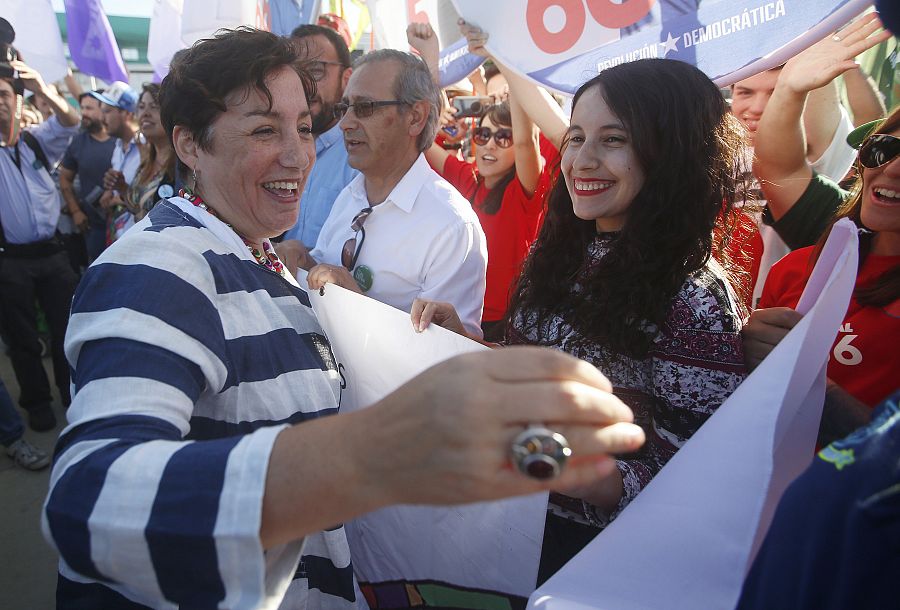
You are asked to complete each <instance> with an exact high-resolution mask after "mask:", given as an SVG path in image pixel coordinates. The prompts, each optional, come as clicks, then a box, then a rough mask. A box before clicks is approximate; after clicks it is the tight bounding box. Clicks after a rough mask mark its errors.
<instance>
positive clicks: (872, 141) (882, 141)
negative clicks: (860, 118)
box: [859, 133, 900, 169]
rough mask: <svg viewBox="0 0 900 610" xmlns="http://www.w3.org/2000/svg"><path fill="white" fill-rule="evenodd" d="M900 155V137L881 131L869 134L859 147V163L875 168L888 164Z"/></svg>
mask: <svg viewBox="0 0 900 610" xmlns="http://www.w3.org/2000/svg"><path fill="white" fill-rule="evenodd" d="M897 155H900V138H897V137H895V136H889V135H887V134H883V133H879V134H875V135H874V136H869V137H868V138H866V141H865V142H863V143H862V146H860V147H859V163H860V165H862V166H863V167H867V168H869V169H875V168H876V167H881V166H882V165H887V164H888V163H890V162H891V161H893V160H894V159H895V158H896V157H897Z"/></svg>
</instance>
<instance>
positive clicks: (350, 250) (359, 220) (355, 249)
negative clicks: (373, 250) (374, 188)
mask: <svg viewBox="0 0 900 610" xmlns="http://www.w3.org/2000/svg"><path fill="white" fill-rule="evenodd" d="M371 213H372V208H371V207H368V208H363V209H362V210H360V211H359V214H357V215H356V216H354V217H353V220H351V221H350V230H351V231H353V233H354V235H353V237H351V238H350V239H348V240H347V241H346V242H344V247H343V248H342V249H341V264H342V265H344V267H346V268H347V271H353V269H354V267H356V261H357V259H358V258H359V253H360V252H361V251H362V245H363V242H365V241H366V230H365V229H364V228H363V225H364V224H366V218H368V217H369V214H371ZM360 233H362V236H361V237H360V238H359V244H357V242H356V236H357V235H359V234H360Z"/></svg>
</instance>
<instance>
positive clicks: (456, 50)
mask: <svg viewBox="0 0 900 610" xmlns="http://www.w3.org/2000/svg"><path fill="white" fill-rule="evenodd" d="M484 60H485V58H484V57H481V56H480V55H472V54H471V53H469V48H468V43H467V42H466V39H465V38H461V39H460V40H457V41H456V42H454V43H453V44H452V45H450V46H449V47H447V48H446V49H443V50H442V51H441V56H440V58H439V59H438V69H439V70H440V80H441V82H440V85H441V87H448V86H450V85H452V84H453V83H455V82H458V81H461V80H462V79H464V78H465V77H467V76H468V75H469V74H471V73H472V71H473V70H474V69H475V68H477V67H478V66H480V65H481V64H483V63H484Z"/></svg>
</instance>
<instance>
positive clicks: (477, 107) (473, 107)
mask: <svg viewBox="0 0 900 610" xmlns="http://www.w3.org/2000/svg"><path fill="white" fill-rule="evenodd" d="M469 108H471V110H472V112H477V113H478V114H481V112H482V110H483V109H482V107H481V102H479V101H477V100H476V101H474V102H472V105H471V106H469Z"/></svg>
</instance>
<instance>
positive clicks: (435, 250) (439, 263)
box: [301, 155, 487, 337]
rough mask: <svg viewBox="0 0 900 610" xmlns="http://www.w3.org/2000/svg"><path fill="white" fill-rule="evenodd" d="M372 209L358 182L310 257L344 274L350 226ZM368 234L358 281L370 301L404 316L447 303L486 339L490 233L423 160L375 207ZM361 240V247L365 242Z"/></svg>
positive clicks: (327, 224)
mask: <svg viewBox="0 0 900 610" xmlns="http://www.w3.org/2000/svg"><path fill="white" fill-rule="evenodd" d="M301 205H302V203H301ZM368 206H369V202H368V198H367V197H366V188H365V177H364V176H363V175H362V174H360V175H358V176H357V177H356V178H354V179H353V181H352V182H350V184H348V185H347V187H346V188H345V189H344V190H343V191H341V194H340V195H339V196H338V198H337V200H336V201H335V203H334V208H333V209H332V211H331V215H329V217H328V219H327V220H326V221H325V224H324V226H323V227H322V231H321V232H320V233H319V239H318V241H317V242H316V247H315V248H314V249H313V250H312V252H310V254H311V255H312V257H313V258H314V259H316V261H318V262H320V263H328V264H331V265H337V266H340V265H341V250H342V249H343V247H344V243H345V242H346V241H347V240H348V239H350V238H352V237H353V236H354V235H355V233H354V232H353V230H352V229H351V228H350V223H351V221H352V220H353V217H354V216H356V215H357V214H358V213H359V211H360V210H362V209H363V208H366V207H368ZM364 226H365V230H366V238H365V242H364V243H363V244H362V246H361V248H360V250H359V257H358V259H357V262H356V267H355V268H354V270H353V272H352V273H353V275H354V277H356V278H360V277H361V275H362V276H365V277H366V279H368V280H370V281H371V287H370V288H369V289H368V290H367V291H366V294H367V295H368V296H370V297H372V298H374V299H376V300H378V301H381V302H382V303H387V304H388V305H391V306H393V307H396V308H397V309H401V310H403V311H406V312H408V311H409V310H410V308H411V307H412V302H413V300H415V299H416V297H421V298H423V299H430V300H435V301H447V302H449V303H451V304H453V306H454V307H455V308H456V311H457V313H458V314H459V317H460V319H461V320H462V323H463V325H464V326H465V327H466V330H467V331H468V332H470V333H472V334H474V335H476V336H479V337H480V336H481V334H482V333H481V312H482V309H483V307H484V286H485V276H486V269H487V244H486V240H485V237H484V231H482V230H481V224H480V223H479V222H478V217H477V216H476V215H475V212H474V210H473V209H472V206H471V205H470V204H469V202H468V201H466V199H465V198H464V197H463V196H462V195H460V194H459V192H458V191H457V190H456V189H454V188H453V187H452V186H451V185H450V184H449V183H448V182H447V181H446V180H444V179H443V178H441V177H440V176H439V175H438V174H437V173H436V172H435V171H434V170H432V169H431V167H430V166H429V165H428V162H427V161H425V156H424V155H419V158H418V159H416V161H415V163H413V165H412V167H411V168H410V169H409V171H408V172H406V175H405V176H403V178H402V179H401V180H400V182H399V183H397V186H395V187H394V190H392V191H391V193H390V194H389V195H388V197H387V199H385V200H384V202H383V203H380V204H378V205H376V206H375V208H374V209H373V211H372V213H371V214H370V215H369V217H368V218H367V219H366V222H365V225H364ZM356 237H357V243H358V241H359V239H360V238H361V237H362V234H361V233H360V234H359V235H357V236H356ZM365 283H366V282H363V284H365Z"/></svg>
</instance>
